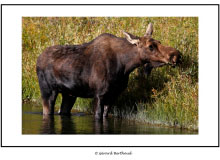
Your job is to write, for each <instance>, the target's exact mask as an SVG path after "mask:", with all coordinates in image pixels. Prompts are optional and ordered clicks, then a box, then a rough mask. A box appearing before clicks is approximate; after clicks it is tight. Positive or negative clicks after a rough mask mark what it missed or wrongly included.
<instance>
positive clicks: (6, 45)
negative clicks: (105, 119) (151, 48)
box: [2, 6, 218, 146]
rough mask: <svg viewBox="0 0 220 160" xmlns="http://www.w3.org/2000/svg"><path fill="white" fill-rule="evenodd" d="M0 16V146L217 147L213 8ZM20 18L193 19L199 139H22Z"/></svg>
mask: <svg viewBox="0 0 220 160" xmlns="http://www.w3.org/2000/svg"><path fill="white" fill-rule="evenodd" d="M131 11H132V12H131ZM2 13H3V16H2V66H3V67H2V100H3V101H2V113H3V115H2V119H3V124H2V138H3V140H2V145H3V146H90V145H91V146H94V145H95V146H117V145H118V146H216V145H218V143H217V142H218V141H217V138H218V87H217V86H218V34H217V33H218V17H217V16H218V7H217V6H3V8H2ZM22 16H59V17H60V16H146V17H152V16H158V17H161V16H173V17H177V16H181V17H182V16H198V17H199V135H70V136H66V135H59V136H57V135H51V136H45V135H22V134H21V115H22V114H21V84H22V83H21V51H22V50H21V29H22V28H21V17H22ZM15 122H17V124H16V123H15Z"/></svg>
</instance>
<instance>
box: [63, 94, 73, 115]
mask: <svg viewBox="0 0 220 160" xmlns="http://www.w3.org/2000/svg"><path fill="white" fill-rule="evenodd" d="M62 97H63V99H62V104H61V107H60V111H59V114H60V115H70V113H71V109H72V107H73V105H74V103H75V101H76V97H73V96H70V95H68V94H62Z"/></svg>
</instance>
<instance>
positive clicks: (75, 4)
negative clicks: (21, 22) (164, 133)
mask: <svg viewBox="0 0 220 160" xmlns="http://www.w3.org/2000/svg"><path fill="white" fill-rule="evenodd" d="M3 6H218V44H219V13H220V12H219V4H1V147H6V148H10V147H11V148H12V147H13V148H14V147H21V148H24V147H31V148H32V147H36V148H39V147H45V148H47V147H53V148H56V147H68V148H69V147H77V148H119V147H120V148H149V147H152V148H165V147H167V148H180V147H182V148H187V147H188V148H194V147H198V148H204V147H209V148H215V147H219V120H220V118H219V98H218V145H217V146H3V145H2V8H3ZM219 66H220V65H219V45H218V97H219Z"/></svg>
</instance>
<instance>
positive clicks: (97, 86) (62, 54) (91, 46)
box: [36, 23, 180, 119]
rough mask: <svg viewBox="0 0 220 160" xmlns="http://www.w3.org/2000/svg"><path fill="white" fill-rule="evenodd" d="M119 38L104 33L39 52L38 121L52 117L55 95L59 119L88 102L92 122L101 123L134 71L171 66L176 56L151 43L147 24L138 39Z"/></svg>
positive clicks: (165, 48)
mask: <svg viewBox="0 0 220 160" xmlns="http://www.w3.org/2000/svg"><path fill="white" fill-rule="evenodd" d="M123 33H124V35H125V38H120V37H116V36H114V35H112V34H107V33H104V34H101V35H100V36H98V37H97V38H95V39H94V40H92V41H90V42H88V43H84V44H82V45H56V46H52V47H48V48H46V49H45V51H44V52H43V53H42V54H41V55H40V56H39V57H38V59H37V67H36V69H37V76H38V81H39V86H40V91H41V97H42V101H43V114H44V115H49V114H53V113H54V105H55V101H56V98H57V95H58V93H61V94H62V104H61V107H60V111H59V114H70V112H71V109H72V107H73V105H74V103H75V100H76V98H77V97H83V98H94V100H95V106H94V107H95V108H94V111H95V118H97V119H101V118H102V117H106V116H107V115H108V111H109V107H110V106H111V105H112V103H113V102H114V101H115V100H116V99H117V97H118V96H119V94H120V93H121V92H122V91H123V90H125V88H126V87H127V84H128V79H129V74H130V73H131V72H132V71H133V70H134V69H135V68H137V67H139V66H141V65H145V66H146V67H148V68H150V69H152V68H154V67H159V66H163V65H165V64H170V65H176V64H177V62H178V60H179V57H180V52H179V51H178V50H176V49H174V48H171V47H168V46H163V45H162V44H161V43H160V41H158V40H155V39H153V38H152V37H151V36H152V33H153V26H152V24H151V23H150V24H149V25H148V28H147V31H146V33H145V35H144V36H143V37H137V36H134V35H132V34H130V33H127V32H123Z"/></svg>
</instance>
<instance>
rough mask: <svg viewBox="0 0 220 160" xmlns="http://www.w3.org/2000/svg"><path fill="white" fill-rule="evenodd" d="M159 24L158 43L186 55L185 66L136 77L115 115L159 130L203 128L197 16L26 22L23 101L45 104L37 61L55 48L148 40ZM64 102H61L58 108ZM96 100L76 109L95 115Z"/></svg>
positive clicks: (79, 102) (134, 74)
mask: <svg viewBox="0 0 220 160" xmlns="http://www.w3.org/2000/svg"><path fill="white" fill-rule="evenodd" d="M149 22H151V23H153V26H154V33H153V38H154V39H157V40H160V41H161V43H162V44H163V45H168V46H171V47H174V48H177V49H178V50H180V51H181V52H182V54H183V57H182V64H181V65H180V66H179V67H176V68H172V67H170V66H165V67H161V68H156V69H154V70H153V71H152V73H151V75H150V76H145V75H144V74H143V68H139V69H136V70H135V71H133V72H132V73H131V75H130V80H129V85H128V88H127V90H126V91H124V92H123V94H122V95H121V96H120V97H119V99H118V101H117V102H116V104H115V106H114V107H113V108H112V113H113V115H115V116H121V117H123V118H129V119H134V120H138V121H140V122H147V123H152V124H158V125H167V126H174V127H180V128H188V129H195V130H197V129H198V18H197V17H151V18H147V17H114V18H111V17H96V18H93V17H89V18H87V17H82V18H80V17H62V18H57V17H54V18H51V17H47V18H46V17H33V18H30V17H24V18H23V19H22V99H23V102H26V101H34V102H37V103H41V100H40V90H39V86H38V82H37V75H36V71H35V66H36V60H37V57H38V56H39V55H40V54H41V52H42V51H43V50H44V49H45V48H47V47H49V46H52V45H57V44H59V45H64V44H81V43H84V42H89V41H90V40H92V39H94V38H95V37H97V36H98V35H100V34H101V33H111V34H114V35H116V36H119V37H123V33H122V30H124V31H127V32H130V33H132V34H134V35H137V36H143V35H144V33H145V31H146V27H147V25H148V23H149ZM60 102H61V97H60V96H59V97H58V100H57V103H56V108H58V106H59V104H60ZM91 104H92V100H91V99H80V98H78V100H77V102H76V104H75V106H74V107H75V108H77V109H79V110H81V111H89V112H90V111H91V110H92V107H91Z"/></svg>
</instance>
